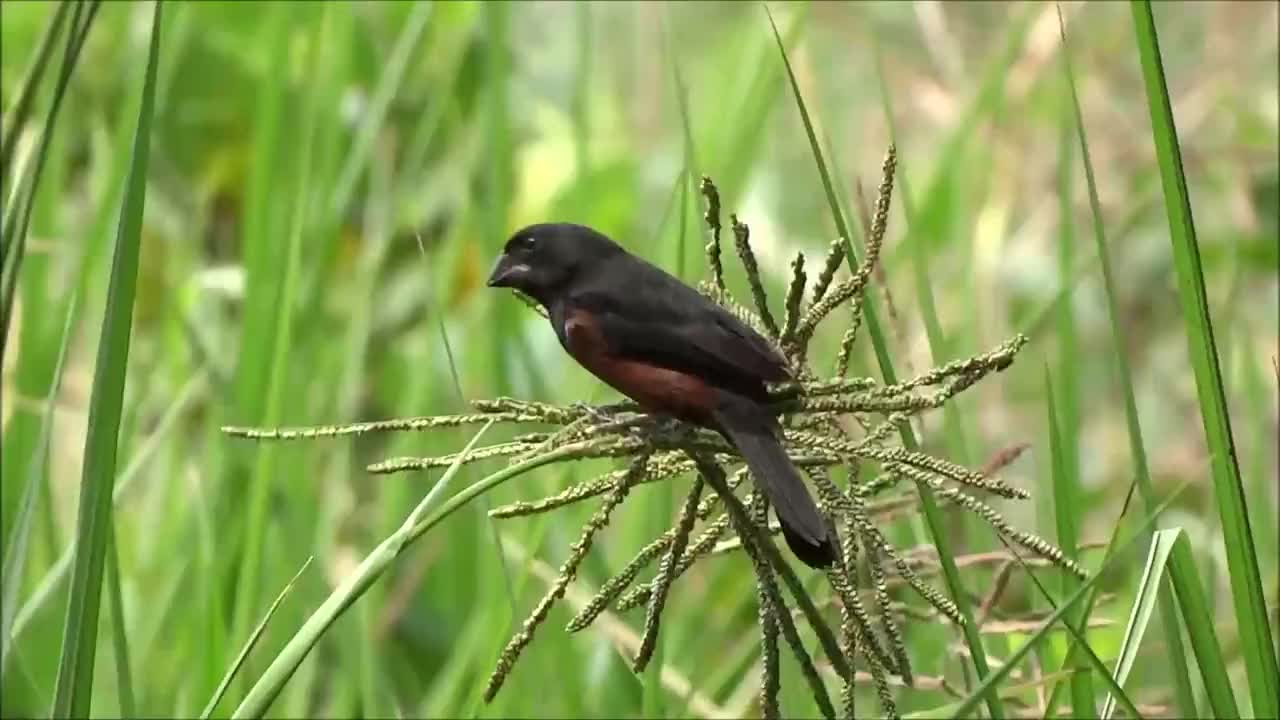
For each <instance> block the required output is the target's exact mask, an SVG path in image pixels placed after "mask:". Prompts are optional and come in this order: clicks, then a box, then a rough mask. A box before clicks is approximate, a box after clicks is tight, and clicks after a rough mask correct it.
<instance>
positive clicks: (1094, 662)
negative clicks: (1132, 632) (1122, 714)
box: [999, 537, 1142, 718]
mask: <svg viewBox="0 0 1280 720" xmlns="http://www.w3.org/2000/svg"><path fill="white" fill-rule="evenodd" d="M999 540H1000V542H1001V543H1003V544H1004V546H1005V548H1006V549H1008V551H1009V553H1010V554H1011V555H1013V558H1014V560H1016V561H1017V563H1018V565H1019V567H1021V568H1022V571H1023V572H1024V573H1026V575H1027V579H1029V580H1031V583H1032V584H1033V585H1035V588H1036V591H1037V592H1039V593H1040V595H1041V596H1042V597H1044V599H1045V600H1047V601H1048V603H1049V607H1051V608H1053V609H1055V610H1056V609H1058V604H1057V603H1056V602H1054V599H1053V596H1052V595H1050V594H1049V591H1048V589H1046V588H1045V586H1044V584H1043V583H1041V582H1040V579H1039V578H1037V577H1036V575H1035V573H1034V572H1032V571H1031V568H1030V567H1029V566H1028V565H1027V563H1026V562H1025V561H1024V560H1023V559H1022V555H1021V554H1020V553H1018V551H1017V550H1014V549H1013V546H1012V545H1010V544H1009V543H1008V541H1006V540H1005V539H1004V538H1003V537H1001V538H999ZM1088 612H1089V608H1088V607H1086V608H1084V610H1083V612H1082V613H1081V614H1086V615H1087V613H1088ZM1062 627H1063V628H1065V629H1066V631H1067V634H1068V635H1070V636H1071V639H1072V640H1073V641H1074V642H1075V644H1074V645H1073V646H1072V648H1073V649H1078V650H1080V651H1082V652H1084V659H1085V660H1088V662H1089V665H1090V666H1091V667H1092V668H1093V669H1094V670H1097V671H1098V676H1099V677H1101V678H1102V679H1103V681H1104V682H1105V683H1106V684H1107V685H1109V686H1110V687H1111V692H1112V693H1113V696H1114V697H1116V698H1117V699H1119V701H1120V704H1122V705H1124V708H1125V710H1127V711H1128V712H1129V714H1130V715H1131V716H1132V717H1135V718H1141V717H1142V713H1140V712H1138V708H1137V706H1136V705H1134V704H1133V701H1132V700H1130V699H1129V694H1128V693H1126V692H1125V691H1124V688H1122V687H1121V686H1120V684H1119V682H1117V681H1116V680H1115V679H1114V678H1112V677H1111V674H1110V673H1109V672H1107V666H1106V664H1105V663H1103V662H1102V660H1101V659H1100V658H1099V657H1098V654H1097V653H1095V652H1094V651H1093V648H1091V647H1090V646H1089V643H1088V641H1086V640H1085V637H1084V635H1083V634H1082V633H1081V631H1080V630H1077V629H1076V628H1075V626H1074V625H1072V624H1071V622H1070V621H1069V620H1066V619H1063V620H1062ZM1067 662H1068V666H1070V663H1072V658H1068V659H1067ZM1046 707H1052V706H1046ZM1085 711H1086V717H1093V716H1095V715H1096V714H1097V713H1095V712H1094V711H1093V707H1092V703H1090V704H1089V707H1087V708H1085Z"/></svg>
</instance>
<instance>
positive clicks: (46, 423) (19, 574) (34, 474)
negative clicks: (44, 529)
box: [0, 294, 79, 677]
mask: <svg viewBox="0 0 1280 720" xmlns="http://www.w3.org/2000/svg"><path fill="white" fill-rule="evenodd" d="M78 298H79V295H78V294H73V295H72V296H71V301H70V302H69V303H68V304H67V312H66V318H65V319H64V320H63V323H62V340H61V342H60V343H59V347H58V359H57V361H56V362H55V363H54V366H53V382H51V383H50V384H49V393H48V395H46V396H45V399H44V412H43V413H41V416H40V438H39V439H38V440H37V441H36V446H35V447H36V449H35V457H34V458H32V460H31V464H30V465H28V466H27V473H26V475H27V477H26V480H25V482H24V483H23V487H22V499H21V500H20V501H19V504H18V514H17V516H16V517H15V519H14V523H13V529H12V530H10V531H9V532H10V535H9V537H8V538H7V544H6V545H5V555H4V570H3V578H4V579H3V584H2V585H0V587H2V588H3V589H2V590H0V677H3V676H4V672H5V670H6V669H7V668H8V667H9V653H10V651H11V650H13V643H14V638H13V636H12V635H11V634H10V633H11V632H12V630H13V623H14V617H15V613H16V612H17V609H18V593H19V592H21V591H22V580H23V578H24V576H25V570H26V563H27V545H28V542H29V540H30V538H31V514H32V512H33V511H34V510H35V504H36V497H37V494H38V492H39V485H40V480H41V478H43V477H44V464H45V463H46V462H47V458H48V456H49V436H50V433H52V431H53V412H54V408H55V407H56V406H57V402H56V401H57V397H58V391H59V389H60V388H61V387H62V367H63V364H64V363H65V362H66V359H67V347H68V346H69V345H70V344H71V321H72V318H74V317H75V314H76V313H75V311H76V307H77V305H78V304H79V303H78V302H77V301H78Z"/></svg>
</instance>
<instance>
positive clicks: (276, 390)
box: [232, 5, 331, 637]
mask: <svg viewBox="0 0 1280 720" xmlns="http://www.w3.org/2000/svg"><path fill="white" fill-rule="evenodd" d="M321 7H322V8H323V9H324V10H325V11H326V12H325V14H322V18H321V19H320V21H319V24H320V28H319V30H318V31H314V34H313V36H312V37H311V38H310V47H309V49H308V51H309V53H310V55H309V57H310V58H311V59H312V60H313V61H314V60H315V59H316V58H318V57H319V53H320V52H322V49H323V48H324V46H325V31H326V30H327V28H328V16H327V9H328V8H329V7H331V6H328V5H324V6H321ZM290 9H291V8H288V7H285V8H284V10H285V11H286V12H287V11H289V10H290ZM318 87H319V86H318V85H313V86H312V88H311V93H310V96H309V97H308V102H307V105H306V107H305V109H304V110H303V117H302V129H301V135H300V138H299V143H300V150H299V155H298V161H297V162H298V166H297V170H296V173H297V175H296V178H297V186H296V187H295V188H294V192H293V198H292V209H291V216H290V218H289V234H288V239H287V241H286V243H285V255H284V258H283V263H284V264H283V267H281V266H280V265H279V264H278V263H277V262H276V261H278V260H279V258H276V257H270V256H259V257H258V260H259V262H261V263H262V264H261V266H259V268H258V272H259V273H261V276H260V281H268V282H269V284H270V285H271V286H272V287H273V289H275V291H276V292H278V296H277V297H276V298H275V305H274V307H271V309H270V312H269V314H271V315H273V316H274V319H273V320H272V328H271V334H270V335H269V336H250V337H246V338H245V340H244V341H243V342H247V343H252V342H256V341H261V342H263V343H264V344H266V345H267V346H268V347H269V348H270V355H269V356H268V358H267V363H268V365H267V367H268V372H267V377H266V385H265V387H264V388H263V390H264V391H265V399H266V403H265V407H264V412H265V417H266V421H267V423H269V424H274V423H276V422H277V418H278V417H279V414H280V412H281V410H282V409H283V406H284V394H285V384H286V377H287V373H289V372H291V370H292V368H291V367H290V365H289V354H290V350H291V349H292V344H293V332H294V331H293V328H294V314H295V313H294V303H295V301H296V298H297V296H298V288H299V285H300V278H299V276H300V275H301V269H300V268H301V264H302V245H303V234H304V225H305V222H306V218H307V217H308V210H309V206H308V205H309V202H308V201H309V199H310V197H311V192H310V185H311V183H310V180H311V178H312V158H313V154H314V149H315V148H314V146H315V136H316V124H317V121H316V116H317V114H318V113H319V112H320V109H319V108H317V107H316V105H317V98H318V97H319V91H318ZM268 92H269V90H268ZM268 122H270V120H269V121H268ZM268 275H270V278H269V280H268V278H267V277H266V276H268ZM264 309H265V308H264ZM258 329H259V330H260V329H261V326H258ZM246 333H248V329H246ZM243 357H244V356H243V355H242V358H243ZM251 372H252V371H251ZM276 452H277V451H276V448H275V447H273V446H267V447H264V448H263V449H262V450H261V451H260V452H259V453H257V457H256V458H255V461H256V462H255V463H254V466H253V477H252V480H251V488H250V490H249V500H248V510H247V515H246V517H247V525H246V526H245V529H244V532H245V547H244V551H243V555H242V556H241V558H242V562H241V564H240V573H239V582H238V584H237V587H236V606H235V615H234V622H233V624H232V637H247V636H248V635H249V630H250V623H251V622H252V620H253V618H254V617H255V616H256V614H257V603H258V595H259V586H260V584H261V581H262V578H261V577H260V571H261V562H262V558H263V557H264V556H265V554H266V553H265V552H264V550H263V544H264V542H265V538H266V535H267V526H268V523H269V522H270V517H269V514H268V506H269V498H270V494H271V489H272V487H273V485H274V474H275V468H276Z"/></svg>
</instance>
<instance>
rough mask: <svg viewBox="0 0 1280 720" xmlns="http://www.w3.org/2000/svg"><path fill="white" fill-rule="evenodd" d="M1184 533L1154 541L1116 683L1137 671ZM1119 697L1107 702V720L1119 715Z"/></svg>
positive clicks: (1159, 533)
mask: <svg viewBox="0 0 1280 720" xmlns="http://www.w3.org/2000/svg"><path fill="white" fill-rule="evenodd" d="M1181 533H1182V530H1181V529H1179V528H1170V529H1167V530H1159V531H1157V532H1156V534H1155V537H1153V538H1152V542H1151V547H1150V549H1149V550H1148V552H1147V564H1146V567H1144V568H1143V570H1142V579H1141V580H1140V581H1138V592H1137V595H1136V596H1135V597H1134V598H1133V610H1131V611H1130V612H1129V622H1128V623H1127V624H1126V625H1125V628H1124V637H1123V638H1122V639H1121V641H1120V655H1119V657H1118V658H1117V659H1116V671H1115V681H1116V683H1117V684H1119V685H1124V681H1125V680H1126V679H1128V677H1129V671H1131V670H1132V669H1133V662H1134V661H1135V660H1137V658H1138V648H1139V647H1140V646H1141V645H1142V636H1143V635H1144V634H1146V632H1147V625H1148V624H1149V623H1150V622H1151V614H1152V612H1154V611H1155V603H1156V595H1157V594H1158V593H1159V591H1160V581H1161V580H1163V579H1164V571H1165V567H1166V566H1167V565H1168V562H1169V553H1170V552H1171V551H1172V550H1173V543H1174V541H1176V540H1177V539H1178V536H1179V535H1180V534H1181ZM1115 710H1116V700H1115V696H1114V695H1113V696H1111V697H1108V698H1107V701H1106V703H1104V704H1103V706H1102V717H1103V720H1107V719H1108V718H1110V717H1111V716H1112V715H1114V714H1115Z"/></svg>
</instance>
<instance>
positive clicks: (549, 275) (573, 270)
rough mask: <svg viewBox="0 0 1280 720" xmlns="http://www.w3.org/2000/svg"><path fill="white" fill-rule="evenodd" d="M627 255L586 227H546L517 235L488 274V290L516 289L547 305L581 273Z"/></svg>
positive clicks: (530, 227)
mask: <svg viewBox="0 0 1280 720" xmlns="http://www.w3.org/2000/svg"><path fill="white" fill-rule="evenodd" d="M623 252H625V251H624V250H623V249H622V248H620V247H618V245H617V244H615V243H614V242H613V241H612V240H610V239H609V238H607V237H605V236H604V235H602V234H601V233H598V232H596V231H595V230H592V229H591V228H589V227H586V226H585V225H573V224H570V223H544V224H539V225H530V226H529V227H526V228H524V229H522V230H519V231H517V232H516V233H515V234H514V235H512V236H511V238H510V239H509V240H507V244H506V245H504V246H503V248H502V255H501V256H499V257H498V262H497V263H495V264H494V266H493V272H491V273H490V274H489V287H509V288H515V289H516V290H519V291H521V292H523V293H524V294H526V295H529V296H530V297H532V298H534V299H535V300H537V301H538V302H540V303H542V304H543V305H548V304H549V303H550V302H551V301H552V299H554V297H555V296H556V294H557V293H559V292H562V291H563V290H564V289H565V288H567V287H568V286H569V285H570V284H571V283H572V282H573V281H574V279H575V278H577V277H579V276H580V274H581V273H584V272H590V271H591V270H592V269H593V268H594V267H595V266H596V265H597V264H598V263H600V262H601V261H603V260H606V259H608V258H610V257H613V256H615V255H618V254H620V253H623Z"/></svg>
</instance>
